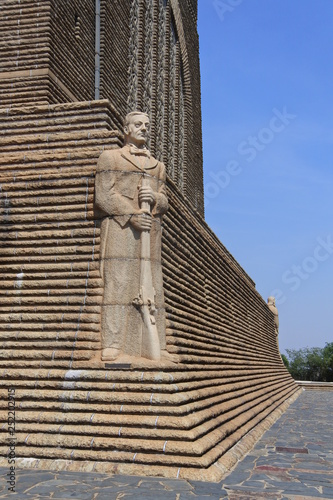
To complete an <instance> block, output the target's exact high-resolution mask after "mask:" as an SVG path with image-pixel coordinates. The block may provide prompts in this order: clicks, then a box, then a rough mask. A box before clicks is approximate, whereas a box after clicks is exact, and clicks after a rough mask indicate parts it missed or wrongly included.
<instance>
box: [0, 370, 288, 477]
mask: <svg viewBox="0 0 333 500" xmlns="http://www.w3.org/2000/svg"><path fill="white" fill-rule="evenodd" d="M279 371H280V373H276V369H275V370H271V371H269V370H266V371H264V373H263V372H260V371H258V370H257V371H255V370H253V372H252V371H251V370H248V371H247V373H246V374H243V375H239V374H238V373H233V372H227V371H226V372H225V373H224V374H223V375H222V376H221V371H220V370H219V371H215V372H213V371H208V372H207V371H206V370H202V371H201V372H200V371H199V370H195V371H194V372H193V371H192V370H190V369H189V368H185V370H184V371H182V372H175V371H170V370H165V371H163V372H158V371H150V372H141V371H127V372H126V371H107V370H69V371H61V370H51V371H50V370H37V371H36V372H35V373H34V376H33V374H32V373H31V371H30V370H24V371H23V372H22V371H17V370H5V371H4V372H3V373H2V375H3V377H2V379H3V381H2V383H1V386H2V387H5V388H7V387H8V386H10V387H12V388H15V401H16V406H17V408H18V409H17V411H16V415H17V418H16V438H17V450H18V456H21V457H29V456H35V457H38V458H43V457H57V458H63V459H73V458H74V459H78V460H98V461H103V460H105V461H107V462H115V463H118V462H123V463H133V462H134V461H133V457H134V455H136V458H135V463H136V464H151V465H169V466H177V467H200V468H201V467H204V468H207V467H209V466H210V465H212V464H213V463H214V462H215V461H216V460H218V458H219V457H220V456H221V455H222V454H223V453H224V452H225V451H227V449H229V448H230V446H231V445H232V444H235V441H234V440H233V439H232V434H233V433H236V432H237V431H240V430H242V431H244V429H246V431H247V432H248V431H249V430H251V428H253V427H254V426H255V425H257V423H259V422H260V421H261V420H263V419H264V418H265V417H266V416H268V415H269V414H270V413H271V412H272V411H273V410H274V409H275V408H277V407H278V406H279V405H280V404H281V403H282V402H283V401H284V400H285V399H286V398H287V397H291V396H292V395H293V394H294V393H295V392H296V391H297V386H295V384H294V383H293V381H292V380H291V379H290V377H289V376H288V374H286V373H285V372H284V370H283V367H282V364H281V369H280V370H279ZM6 390H7V389H4V390H3V396H4V399H5V392H6ZM1 407H2V408H3V410H5V408H6V406H5V403H4V402H3V404H2V406H1ZM1 413H5V411H1ZM2 431H3V432H2V434H1V435H2V437H3V438H4V439H5V430H4V429H2ZM237 436H238V434H237Z"/></svg>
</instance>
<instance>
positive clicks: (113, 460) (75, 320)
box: [0, 101, 298, 480]
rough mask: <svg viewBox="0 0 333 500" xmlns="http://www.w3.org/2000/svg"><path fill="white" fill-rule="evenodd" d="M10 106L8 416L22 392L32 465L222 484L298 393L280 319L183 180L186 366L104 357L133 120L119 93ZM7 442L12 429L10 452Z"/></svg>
mask: <svg viewBox="0 0 333 500" xmlns="http://www.w3.org/2000/svg"><path fill="white" fill-rule="evenodd" d="M0 115H1V121H2V124H3V127H2V130H1V132H0V138H1V142H0V151H1V163H0V185H1V191H0V207H1V212H0V217H1V219H0V244H1V256H0V261H1V266H0V273H1V281H2V286H1V290H0V298H1V305H0V342H1V345H2V350H1V359H0V370H1V375H2V376H1V392H0V394H1V401H0V416H1V418H2V420H3V421H5V420H6V415H7V413H6V412H7V392H8V387H10V388H14V389H15V401H16V413H15V415H16V417H15V418H16V424H15V432H16V434H15V437H16V439H17V441H16V456H17V464H18V466H20V467H26V466H33V467H42V468H49V467H51V468H53V467H56V468H66V469H68V470H77V469H80V470H87V471H88V470H92V468H93V469H94V471H95V472H99V471H100V472H102V471H108V472H118V473H140V474H141V473H142V474H152V475H161V474H162V475H165V476H169V477H191V478H197V479H209V480H218V479H219V478H220V477H221V475H222V474H223V472H224V471H225V470H226V468H227V467H229V466H230V465H232V464H233V463H234V462H233V461H232V460H231V459H230V457H229V455H228V453H227V454H226V452H228V450H230V449H231V448H232V447H233V446H234V445H236V444H237V442H238V441H239V440H240V439H241V438H242V437H244V436H245V435H247V434H248V433H249V432H250V433H253V432H254V438H253V439H255V436H258V435H260V434H258V432H259V431H257V430H256V429H258V425H259V426H260V425H263V422H264V423H265V424H264V425H267V424H266V422H267V419H268V422H269V421H274V418H276V412H281V411H282V409H283V408H284V405H285V402H286V401H287V400H291V398H293V397H295V396H296V395H297V392H298V386H297V385H296V384H295V382H294V381H293V380H292V379H291V377H290V375H289V374H288V373H287V372H286V370H285V368H284V366H283V363H282V361H281V358H280V356H279V352H278V348H277V344H276V337H275V333H274V319H273V315H272V313H271V312H270V311H269V309H268V307H267V305H266V304H265V302H264V301H263V299H262V298H261V297H260V296H259V294H258V293H257V291H256V290H255V287H254V283H253V282H252V280H251V279H250V278H249V277H248V276H247V275H246V273H245V272H244V271H243V270H242V268H241V267H240V266H239V264H237V262H236V261H235V260H234V259H233V257H232V256H231V255H230V254H229V252H228V251H227V250H226V249H225V248H224V247H223V245H222V244H221V243H220V242H219V241H218V239H217V238H216V237H215V235H214V234H213V233H212V231H211V230H210V229H209V228H208V226H207V224H206V223H205V222H204V220H203V219H202V217H201V216H200V215H199V214H198V213H197V212H196V211H195V210H194V209H193V208H191V207H190V206H189V205H188V203H187V202H186V200H185V199H184V197H183V196H182V195H181V193H180V192H179V190H178V188H177V187H176V186H175V185H174V184H173V183H172V181H171V180H170V179H169V181H168V196H169V201H170V209H169V211H168V213H167V215H166V216H165V220H164V231H163V274H164V286H165V298H166V310H167V343H168V350H169V352H171V353H176V354H178V355H179V361H180V362H179V364H176V365H169V366H164V367H163V368H162V369H158V368H156V366H149V363H148V365H147V362H144V361H138V362H137V363H133V364H132V366H131V368H130V369H129V368H127V369H121V367H118V368H117V367H116V368H115V369H112V367H108V365H105V363H102V362H101V360H100V349H101V343H100V341H101V338H100V311H101V302H102V294H103V288H102V286H103V283H102V279H101V275H100V270H99V269H100V267H99V265H100V263H99V244H100V240H99V236H100V221H99V220H98V219H97V218H96V216H95V213H94V176H95V169H96V163H97V159H98V157H99V155H100V154H101V152H102V151H103V150H104V149H105V148H110V147H119V146H120V144H121V137H120V134H119V131H118V129H119V128H120V127H121V125H120V123H119V117H118V115H117V113H116V111H115V110H114V109H113V108H112V106H111V105H110V104H109V102H108V101H94V102H81V103H71V104H57V105H48V106H43V105H42V106H33V107H30V108H29V107H27V106H25V107H18V106H15V107H13V108H11V109H8V108H2V109H1V110H0ZM264 428H265V427H264ZM256 432H257V434H256ZM6 439H7V430H6V426H5V425H4V426H1V432H0V440H1V441H0V442H1V445H0V453H1V455H2V456H3V457H6V454H7V447H6ZM243 449H246V448H243ZM237 456H238V455H237V454H234V455H232V457H234V458H233V459H235V457H237ZM230 460H231V461H230ZM5 462H6V458H3V459H0V464H3V465H5Z"/></svg>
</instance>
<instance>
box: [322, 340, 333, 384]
mask: <svg viewBox="0 0 333 500" xmlns="http://www.w3.org/2000/svg"><path fill="white" fill-rule="evenodd" d="M323 356H324V365H325V379H326V380H325V381H326V382H333V342H330V343H328V342H327V343H326V345H325V347H324V349H323Z"/></svg>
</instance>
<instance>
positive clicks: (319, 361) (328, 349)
mask: <svg viewBox="0 0 333 500" xmlns="http://www.w3.org/2000/svg"><path fill="white" fill-rule="evenodd" d="M286 352H287V356H284V355H282V360H283V362H284V364H285V366H286V368H287V369H288V370H289V372H290V374H291V376H292V377H293V378H294V379H296V380H309V381H313V382H333V342H330V343H326V345H325V347H323V348H321V347H312V348H309V347H305V348H303V349H286Z"/></svg>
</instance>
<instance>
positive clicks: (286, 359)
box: [281, 354, 289, 370]
mask: <svg viewBox="0 0 333 500" xmlns="http://www.w3.org/2000/svg"><path fill="white" fill-rule="evenodd" d="M281 358H282V361H283V364H284V366H285V367H286V368H287V370H289V361H288V358H287V356H286V355H285V354H281Z"/></svg>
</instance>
